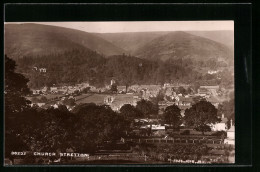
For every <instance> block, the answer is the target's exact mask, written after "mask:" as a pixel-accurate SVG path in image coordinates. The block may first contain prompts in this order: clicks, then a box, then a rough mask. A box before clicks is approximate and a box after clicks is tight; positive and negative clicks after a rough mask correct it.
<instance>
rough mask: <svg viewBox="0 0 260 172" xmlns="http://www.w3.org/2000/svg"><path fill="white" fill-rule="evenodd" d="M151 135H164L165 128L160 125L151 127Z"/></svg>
mask: <svg viewBox="0 0 260 172" xmlns="http://www.w3.org/2000/svg"><path fill="white" fill-rule="evenodd" d="M151 130H152V134H153V135H154V136H162V135H165V126H162V125H151Z"/></svg>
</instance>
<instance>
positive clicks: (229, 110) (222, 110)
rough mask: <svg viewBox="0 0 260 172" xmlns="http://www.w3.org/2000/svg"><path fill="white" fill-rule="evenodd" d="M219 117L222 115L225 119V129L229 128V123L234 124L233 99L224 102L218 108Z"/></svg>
mask: <svg viewBox="0 0 260 172" xmlns="http://www.w3.org/2000/svg"><path fill="white" fill-rule="evenodd" d="M218 111H219V115H222V114H224V115H225V116H226V117H227V118H228V121H227V127H228V128H230V121H231V120H232V122H233V123H235V102H234V99H231V100H229V101H224V102H223V103H222V104H220V105H219V107H218Z"/></svg>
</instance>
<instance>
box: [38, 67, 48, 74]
mask: <svg viewBox="0 0 260 172" xmlns="http://www.w3.org/2000/svg"><path fill="white" fill-rule="evenodd" d="M39 71H40V72H42V73H46V72H47V70H46V68H39Z"/></svg>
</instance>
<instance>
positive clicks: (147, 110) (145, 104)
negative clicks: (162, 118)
mask: <svg viewBox="0 0 260 172" xmlns="http://www.w3.org/2000/svg"><path fill="white" fill-rule="evenodd" d="M136 109H138V110H139V111H140V112H142V114H143V115H144V117H147V118H149V116H150V115H155V114H156V115H157V114H158V111H159V108H158V105H154V104H153V103H152V102H150V101H148V100H144V99H142V100H141V101H138V102H137V105H136Z"/></svg>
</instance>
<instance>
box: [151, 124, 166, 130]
mask: <svg viewBox="0 0 260 172" xmlns="http://www.w3.org/2000/svg"><path fill="white" fill-rule="evenodd" d="M152 130H165V126H161V125H152Z"/></svg>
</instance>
